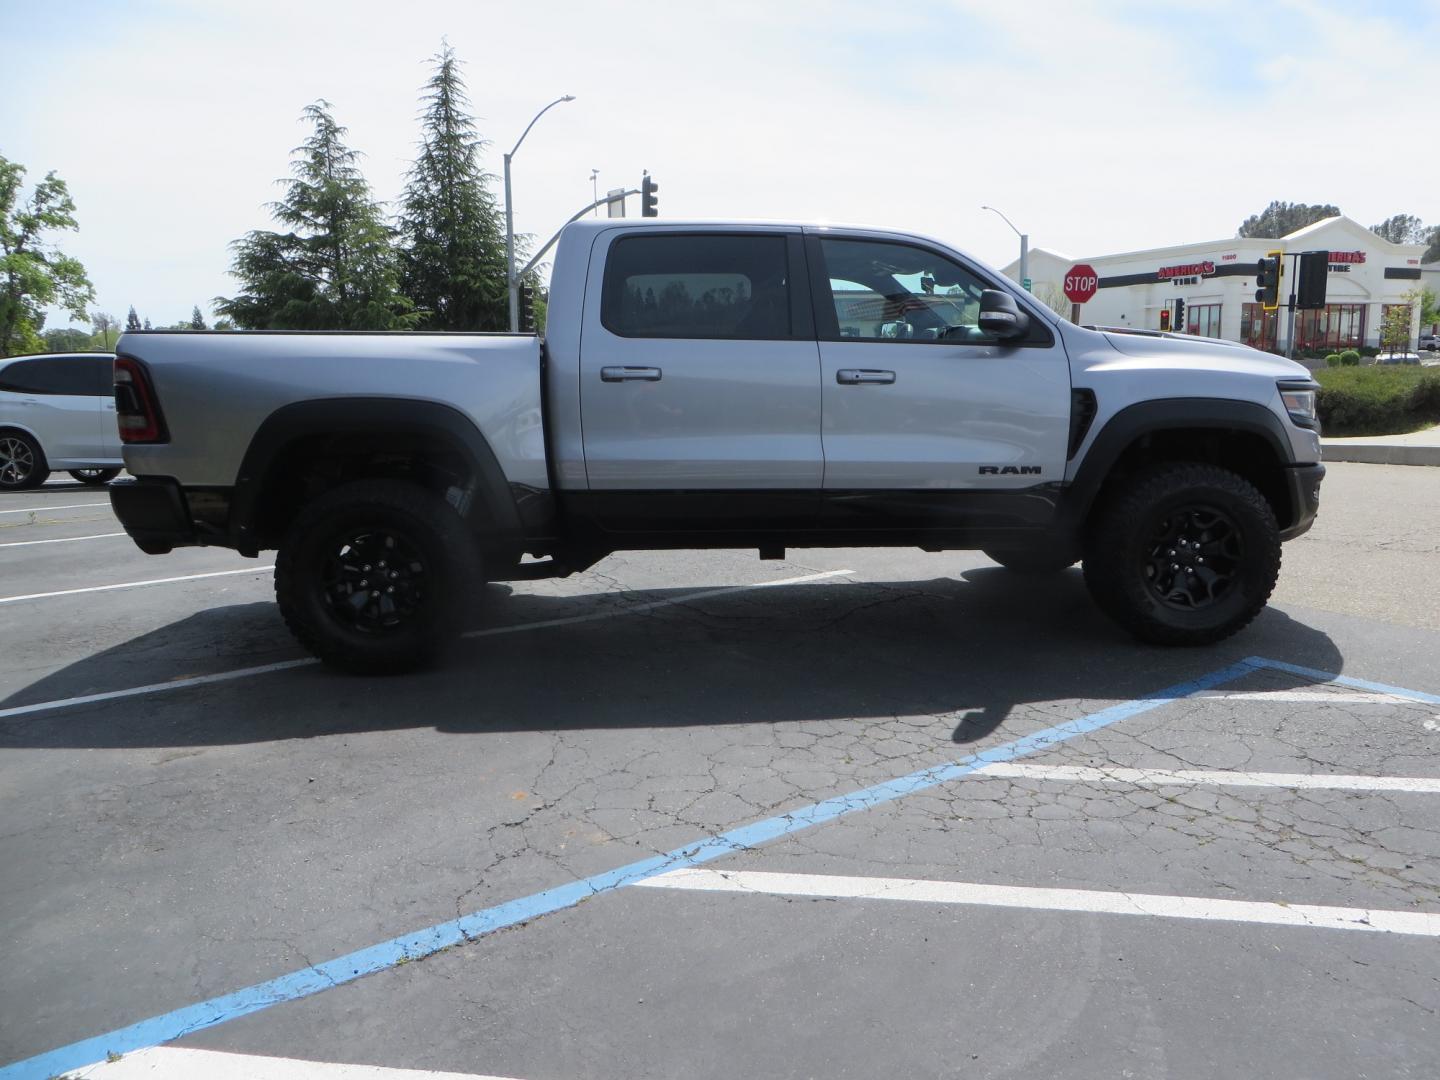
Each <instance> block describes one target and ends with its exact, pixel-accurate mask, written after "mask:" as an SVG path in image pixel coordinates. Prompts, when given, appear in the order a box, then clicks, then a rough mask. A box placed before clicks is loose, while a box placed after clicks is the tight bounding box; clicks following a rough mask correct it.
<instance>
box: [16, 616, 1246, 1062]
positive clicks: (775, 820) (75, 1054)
mask: <svg viewBox="0 0 1440 1080" xmlns="http://www.w3.org/2000/svg"><path fill="white" fill-rule="evenodd" d="M621 613H623V612H617V613H616V614H621ZM1255 670H1256V665H1255V664H1254V663H1253V662H1251V661H1248V660H1243V661H1240V662H1239V663H1236V664H1231V665H1230V666H1229V667H1225V668H1221V669H1220V670H1218V671H1213V672H1211V673H1209V674H1207V675H1202V676H1201V677H1199V678H1197V679H1194V680H1191V681H1190V682H1186V683H1181V684H1179V685H1176V686H1170V687H1167V688H1165V689H1163V690H1159V691H1156V692H1154V693H1152V694H1149V695H1147V696H1145V697H1142V698H1135V699H1133V700H1130V701H1124V702H1120V703H1118V704H1115V705H1111V706H1109V707H1108V708H1105V709H1101V710H1100V711H1098V712H1094V713H1090V714H1088V715H1086V716H1081V717H1077V718H1076V719H1073V720H1068V721H1065V722H1064V723H1061V724H1057V725H1055V726H1053V727H1049V728H1044V729H1042V730H1040V731H1037V732H1033V733H1031V734H1029V735H1025V736H1022V737H1021V738H1019V739H1015V740H1013V741H1011V742H1008V743H1004V744H1002V745H1000V746H996V747H992V748H990V749H989V750H984V751H981V752H979V753H975V754H970V755H967V756H966V757H964V758H961V759H960V760H959V761H951V762H946V763H944V764H941V765H936V766H932V767H930V768H926V769H921V770H918V771H916V772H912V773H909V774H907V775H905V776H901V777H897V778H896V779H894V780H890V781H886V782H884V783H881V784H876V785H873V786H871V787H868V788H863V789H861V790H859V791H854V792H850V793H848V794H844V795H838V796H835V797H833V798H830V799H825V800H823V801H821V802H817V803H811V804H810V805H808V806H802V807H798V808H796V809H793V810H789V811H786V812H784V813H782V814H778V815H775V816H773V817H770V818H765V819H763V820H761V821H756V822H752V823H750V824H747V825H741V826H739V827H737V828H734V829H731V830H730V831H728V832H725V833H721V834H719V835H712V836H705V837H701V838H699V839H698V840H696V841H694V842H693V843H690V844H687V845H685V846H683V847H679V848H675V849H673V850H671V851H669V852H666V853H664V854H661V855H658V856H652V857H650V858H647V859H641V860H639V861H637V862H633V863H629V864H627V865H624V866H620V867H617V868H616V869H614V870H609V871H605V872H602V873H599V874H594V875H591V876H590V877H587V878H580V879H577V880H573V881H570V882H567V883H565V884H562V885H557V886H554V887H552V888H549V889H545V890H542V891H540V892H537V893H532V894H530V895H529V896H524V897H520V898H518V899H515V900H510V901H507V902H505V903H501V904H498V905H496V906H494V907H490V908H485V909H482V910H480V911H476V912H472V913H470V914H468V915H465V916H462V917H461V918H458V919H452V920H450V921H448V922H443V923H437V924H435V925H433V926H429V927H426V928H425V929H423V930H418V931H415V932H413V933H409V934H404V935H402V936H400V937H395V938H391V939H389V940H388V941H382V942H379V943H378V944H375V945H370V946H367V947H365V948H361V949H358V950H356V951H354V952H351V953H346V954H345V955H343V956H338V957H335V958H334V959H332V960H327V961H323V962H321V963H318V964H311V965H308V966H307V967H304V968H301V969H299V970H297V971H294V972H291V973H289V974H287V975H281V976H279V977H277V978H274V979H268V980H266V981H264V982H260V983H256V984H254V985H251V986H247V987H244V988H243V989H240V990H236V991H233V992H231V993H228V994H222V995H220V996H218V997H213V998H210V999H208V1000H205V1001H201V1002H197V1003H196V1004H194V1005H187V1006H184V1007H182V1008H179V1009H176V1010H174V1011H172V1012H168V1013H163V1014H161V1015H159V1016H152V1017H150V1018H148V1019H145V1020H141V1021H139V1022H138V1023H134V1024H130V1025H129V1026H127V1027H123V1028H118V1029H116V1030H114V1031H110V1032H107V1033H105V1034H102V1035H95V1036H91V1037H89V1038H86V1039H82V1040H81V1041H79V1042H75V1043H71V1044H69V1045H67V1046H62V1047H59V1048H57V1049H55V1050H50V1051H47V1052H45V1053H42V1054H38V1055H36V1056H34V1057H30V1058H26V1059H24V1060H22V1061H17V1062H14V1063H12V1064H9V1065H5V1066H0V1080H46V1078H48V1077H50V1076H53V1075H55V1074H57V1073H62V1072H64V1071H66V1070H68V1069H74V1068H77V1067H80V1066H83V1065H85V1064H88V1063H90V1062H93V1061H98V1060H100V1059H102V1058H104V1057H106V1056H107V1055H108V1054H111V1053H119V1054H127V1053H131V1052H132V1051H135V1050H141V1049H144V1048H146V1047H151V1046H158V1045H160V1044H162V1043H167V1042H170V1041H172V1040H174V1039H178V1038H180V1037H181V1036H184V1035H189V1034H192V1033H194V1032H197V1031H202V1030H205V1029H207V1028H211V1027H214V1026H216V1025H218V1024H223V1023H226V1022H227V1021H230V1020H234V1019H238V1018H239V1017H242V1016H249V1015H251V1014H253V1013H256V1012H260V1011H263V1010H265V1009H269V1008H272V1007H274V1006H276V1005H280V1004H283V1003H285V1002H290V1001H298V1000H300V999H302V998H306V997H310V996H312V995H315V994H319V993H322V992H324V991H326V990H333V989H335V988H336V987H338V986H343V985H345V984H347V983H350V982H353V981H355V980H356V979H360V978H363V977H364V976H366V975H371V974H375V973H376V972H380V971H384V970H386V969H389V968H392V967H395V966H396V965H398V964H404V963H408V962H410V961H413V960H421V959H424V958H425V957H428V956H433V955H434V954H435V953H438V952H439V951H441V950H442V949H446V948H450V947H452V946H455V945H461V944H465V943H467V942H470V941H474V940H476V939H477V938H480V937H484V936H487V935H489V934H493V933H494V932H496V931H498V930H503V929H507V928H509V927H512V926H518V925H520V924H522V923H528V922H530V921H532V920H535V919H538V918H539V917H540V916H542V915H549V914H552V913H553V912H557V911H563V910H566V909H568V908H572V907H575V906H576V905H577V904H580V903H581V902H583V901H585V900H590V899H593V898H595V897H597V896H601V895H603V894H605V893H610V892H615V891H617V890H619V889H623V888H626V887H628V886H631V885H634V884H636V883H638V882H640V881H643V880H645V879H646V878H649V877H655V876H658V875H659V874H663V873H666V872H667V871H670V870H675V869H679V868H682V867H687V866H697V865H700V864H702V863H707V862H711V861H713V860H715V859H719V858H722V857H724V856H727V855H736V854H740V853H742V852H745V851H748V850H750V849H752V848H755V847H758V846H760V845H762V844H767V843H769V842H771V841H774V840H778V839H780V838H781V837H785V836H789V835H791V834H793V833H796V832H800V831H801V830H804V829H809V828H812V827H814V826H816V825H821V824H824V823H826V822H829V821H834V820H836V819H839V818H842V817H845V816H848V815H851V814H856V813H860V812H862V811H865V810H870V809H873V808H875V807H877V806H883V805H885V804H886V803H890V802H893V801H895V800H897V799H901V798H903V797H904V796H906V795H911V794H914V793H915V792H918V791H924V790H927V789H930V788H933V787H936V786H937V785H940V784H944V783H947V782H949V781H952V780H958V779H960V778H962V777H965V776H968V775H970V774H971V773H974V772H975V771H976V770H978V769H979V768H981V767H982V766H984V765H987V764H990V763H992V762H999V761H1008V760H1012V759H1014V758H1017V757H1022V756H1024V755H1027V754H1033V753H1035V752H1037V751H1040V750H1044V749H1047V748H1049V747H1052V746H1058V745H1060V744H1062V743H1065V742H1068V741H1069V740H1071V739H1075V738H1079V737H1080V736H1082V735H1088V734H1090V733H1092V732H1095V731H1098V730H1100V729H1101V728H1104V727H1107V726H1109V725H1111V724H1116V723H1119V722H1120V721H1121V720H1126V719H1129V718H1130V717H1132V716H1137V715H1139V714H1141V713H1144V712H1148V711H1150V710H1152V709H1158V708H1160V707H1162V706H1164V705H1168V704H1172V703H1174V702H1176V701H1182V700H1184V699H1186V698H1188V697H1190V696H1192V695H1194V694H1196V693H1199V692H1202V691H1204V690H1209V689H1213V688H1214V687H1216V686H1223V685H1224V684H1226V683H1229V682H1233V681H1235V680H1236V679H1240V678H1243V677H1245V676H1246V675H1250V674H1253V673H1254V672H1255Z"/></svg>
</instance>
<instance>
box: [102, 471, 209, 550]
mask: <svg viewBox="0 0 1440 1080" xmlns="http://www.w3.org/2000/svg"><path fill="white" fill-rule="evenodd" d="M110 507H111V509H113V510H114V511H115V516H116V517H118V518H119V519H120V524H121V525H122V526H123V527H124V529H125V531H126V532H127V533H128V534H129V535H130V539H132V540H134V541H135V546H136V547H138V548H139V549H140V550H141V551H143V552H145V553H146V554H147V555H164V554H166V553H167V552H169V551H172V550H173V549H175V548H177V547H193V546H195V545H196V544H198V543H200V538H199V535H198V533H197V531H196V528H195V523H194V521H192V520H191V517H190V508H189V506H188V505H187V504H186V502H185V493H184V492H182V491H181V490H180V485H179V484H178V483H177V482H176V481H174V480H171V479H169V478H168V477H160V476H142V477H139V478H137V479H134V480H121V481H117V482H115V483H112V484H111V485H110Z"/></svg>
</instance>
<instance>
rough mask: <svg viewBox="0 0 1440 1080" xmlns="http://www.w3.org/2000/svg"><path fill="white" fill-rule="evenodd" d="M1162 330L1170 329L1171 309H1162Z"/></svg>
mask: <svg viewBox="0 0 1440 1080" xmlns="http://www.w3.org/2000/svg"><path fill="white" fill-rule="evenodd" d="M1160 329H1161V330H1169V329H1170V309H1169V308H1161V309H1160Z"/></svg>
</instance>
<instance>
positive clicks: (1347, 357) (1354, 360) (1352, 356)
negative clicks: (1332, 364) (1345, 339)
mask: <svg viewBox="0 0 1440 1080" xmlns="http://www.w3.org/2000/svg"><path fill="white" fill-rule="evenodd" d="M1359 363H1360V354H1359V353H1358V352H1356V351H1355V350H1354V349H1346V350H1345V351H1344V352H1342V353H1341V354H1340V366H1341V367H1355V366H1356V365H1358V364H1359Z"/></svg>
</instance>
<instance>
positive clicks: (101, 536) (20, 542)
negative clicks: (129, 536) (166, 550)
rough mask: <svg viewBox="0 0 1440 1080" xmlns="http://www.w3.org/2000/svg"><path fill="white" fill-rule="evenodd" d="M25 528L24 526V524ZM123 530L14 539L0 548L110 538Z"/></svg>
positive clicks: (119, 534) (122, 534)
mask: <svg viewBox="0 0 1440 1080" xmlns="http://www.w3.org/2000/svg"><path fill="white" fill-rule="evenodd" d="M22 528H23V526H22ZM124 535H125V534H124V533H123V532H118V533H96V534H95V535H94V536H62V537H59V538H58V539H55V540H13V541H10V542H9V543H5V544H0V548H7V547H34V546H35V545H36V544H73V543H75V541H77V540H109V539H112V538H113V537H116V536H124Z"/></svg>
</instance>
